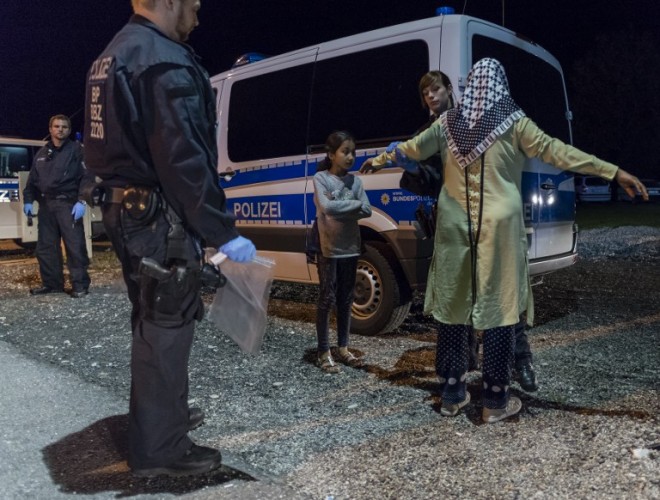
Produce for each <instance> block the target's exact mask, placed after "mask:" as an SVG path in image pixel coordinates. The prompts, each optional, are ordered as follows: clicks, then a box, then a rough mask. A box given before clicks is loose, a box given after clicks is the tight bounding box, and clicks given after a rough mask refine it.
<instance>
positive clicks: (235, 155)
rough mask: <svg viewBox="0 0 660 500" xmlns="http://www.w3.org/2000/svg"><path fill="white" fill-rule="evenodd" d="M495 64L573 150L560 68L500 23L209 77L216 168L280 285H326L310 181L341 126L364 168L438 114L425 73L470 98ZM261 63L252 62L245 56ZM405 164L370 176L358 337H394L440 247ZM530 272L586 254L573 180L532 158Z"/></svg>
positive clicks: (398, 37) (353, 40) (241, 223)
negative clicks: (436, 74)
mask: <svg viewBox="0 0 660 500" xmlns="http://www.w3.org/2000/svg"><path fill="white" fill-rule="evenodd" d="M487 56H488V57H495V58H496V59H498V60H500V61H501V62H502V63H503V64H504V66H505V68H506V71H507V75H508V77H509V83H510V86H511V92H512V95H513V96H514V97H515V99H516V101H517V102H518V103H519V104H520V105H521V106H522V108H523V109H524V110H525V111H526V112H527V113H528V114H529V115H530V116H532V117H533V118H534V120H535V121H536V122H537V123H538V124H539V126H540V127H541V128H542V129H544V130H545V131H546V132H547V133H549V134H550V135H552V136H555V137H558V138H560V139H562V140H563V141H565V142H567V143H570V142H571V124H570V120H571V113H570V111H569V108H568V101H567V97H566V89H565V85H564V76H563V73H562V69H561V67H560V65H559V62H558V61H557V60H556V59H555V58H554V57H553V56H552V55H551V54H549V53H548V52H546V51H545V50H544V49H543V48H541V47H539V46H538V45H536V44H535V43H533V42H531V41H530V40H528V39H526V38H524V37H522V36H519V35H518V34H516V33H513V32H511V31H509V30H507V29H505V28H502V27H501V26H497V25H495V24H492V23H490V22H486V21H483V20H480V19H476V18H473V17H469V16H464V15H441V16H437V17H433V18H429V19H424V20H419V21H414V22H409V23H405V24H399V25H396V26H391V27H388V28H382V29H378V30H374V31H369V32H365V33H361V34H358V35H354V36H349V37H346V38H341V39H338V40H334V41H330V42H325V43H320V44H318V45H315V46H311V47H306V48H302V49H300V50H296V51H293V52H289V53H286V54H281V55H278V56H274V57H265V58H263V57H245V58H242V59H241V62H245V61H248V62H247V63H245V64H240V65H235V67H233V68H232V69H230V70H229V71H226V72H224V73H221V74H218V75H216V76H214V77H212V78H211V83H212V85H213V88H214V89H215V91H216V93H217V111H218V118H219V126H218V146H219V164H218V172H219V173H220V175H221V179H222V180H221V182H222V185H223V187H224V189H225V191H226V193H227V196H228V198H229V203H228V205H229V208H230V210H231V211H232V212H233V213H235V214H236V216H237V225H238V228H239V230H240V231H241V234H243V235H245V236H246V237H248V238H250V239H251V240H252V241H253V242H254V243H255V244H256V246H257V249H258V250H259V251H260V252H261V253H262V254H264V255H265V256H268V257H270V258H273V259H274V260H275V261H276V262H277V266H276V277H275V278H276V279H279V280H286V281H294V282H302V283H316V282H318V276H317V272H316V268H315V266H314V265H311V264H308V263H307V260H306V255H305V243H306V239H307V237H308V233H309V229H310V227H311V224H312V222H313V220H314V217H315V207H314V203H313V183H312V177H313V175H314V173H315V172H316V165H317V163H318V162H319V161H320V160H321V159H322V158H323V157H324V153H323V144H324V142H325V139H326V137H327V136H328V135H329V134H330V133H331V132H332V131H334V130H338V129H346V130H349V131H351V132H352V133H353V135H354V136H355V137H356V139H357V161H356V164H355V167H354V171H355V172H357V170H358V169H359V167H360V165H361V164H362V162H363V161H364V160H365V159H366V158H369V157H371V156H374V155H376V154H378V153H380V152H382V151H383V150H384V148H385V147H386V146H387V145H388V144H389V143H390V142H391V141H394V140H404V139H407V138H409V137H410V136H411V134H413V133H414V131H416V130H417V129H418V128H419V127H420V126H421V124H423V123H424V122H425V121H426V120H427V119H428V116H427V115H426V114H425V112H424V111H423V110H422V108H421V105H420V101H419V97H418V90H417V82H418V81H419V78H420V77H421V76H422V75H423V74H424V73H426V72H427V71H429V70H434V69H440V70H442V71H443V72H445V73H446V74H447V75H448V76H449V77H450V79H451V81H452V83H453V87H454V92H455V94H457V96H458V97H460V94H461V92H462V91H463V89H464V86H465V81H466V78H467V74H468V72H469V70H470V68H471V67H472V65H473V63H474V62H476V61H477V60H479V59H481V58H483V57H487ZM251 59H255V60H256V61H255V62H249V61H250V60H251ZM401 173H402V171H401V169H399V168H387V169H383V170H381V171H379V172H377V173H375V174H371V175H368V176H363V177H362V181H363V183H364V185H365V189H366V190H367V193H368V196H369V199H370V201H371V204H372V206H373V215H372V217H370V218H368V219H363V220H361V221H360V224H361V226H360V227H361V232H362V240H363V243H364V244H365V248H366V252H365V253H364V254H363V255H362V256H361V257H360V260H359V265H358V271H357V272H358V276H357V282H356V287H355V302H354V305H353V320H352V330H353V331H354V332H356V333H363V334H375V333H380V332H387V331H390V330H393V329H395V328H396V327H397V326H398V325H399V324H401V322H402V321H403V320H404V318H405V317H406V315H407V314H408V311H409V309H410V302H411V297H412V291H413V290H415V289H423V287H424V285H425V282H426V276H427V271H428V266H429V262H430V257H431V253H432V242H431V241H430V240H429V239H424V238H423V237H422V235H421V233H420V231H418V230H417V227H416V218H415V210H416V209H417V208H418V205H419V204H420V203H423V204H425V205H426V206H430V205H431V204H432V203H433V201H434V200H432V199H430V198H423V197H419V196H417V195H415V194H413V193H410V192H407V191H405V190H402V189H401V188H400V187H399V180H400V177H401ZM523 202H524V210H525V222H526V226H527V234H528V237H529V259H530V268H531V272H532V274H536V275H538V274H542V273H547V272H550V271H554V270H557V269H560V268H563V267H566V266H570V265H571V264H573V263H574V262H575V259H576V255H577V254H576V237H577V227H576V225H575V223H574V215H575V190H574V183H573V178H572V175H571V174H569V173H564V172H561V171H559V170H556V169H555V168H553V167H551V166H549V165H547V164H544V163H542V162H540V161H538V160H530V161H529V162H528V164H527V166H526V169H525V173H524V177H523Z"/></svg>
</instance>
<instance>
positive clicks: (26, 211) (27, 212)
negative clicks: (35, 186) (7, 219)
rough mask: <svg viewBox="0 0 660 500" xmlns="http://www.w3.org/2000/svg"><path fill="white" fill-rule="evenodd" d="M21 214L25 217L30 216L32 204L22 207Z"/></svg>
mask: <svg viewBox="0 0 660 500" xmlns="http://www.w3.org/2000/svg"><path fill="white" fill-rule="evenodd" d="M23 213H24V214H25V215H32V203H26V204H25V205H23Z"/></svg>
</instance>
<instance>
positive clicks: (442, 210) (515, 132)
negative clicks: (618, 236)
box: [373, 117, 618, 330]
mask: <svg viewBox="0 0 660 500" xmlns="http://www.w3.org/2000/svg"><path fill="white" fill-rule="evenodd" d="M398 147H399V149H400V150H401V151H402V152H403V153H405V154H406V155H407V156H408V157H410V158H413V159H415V160H420V159H425V158H428V157H429V156H431V155H432V154H434V153H436V152H440V154H441V155H442V157H443V163H444V171H443V173H444V185H443V187H442V190H441V192H440V195H439V197H438V218H437V226H436V233H435V242H434V252H433V258H432V262H431V268H430V271H429V276H428V281H427V287H426V296H425V303H424V310H425V313H426V314H432V315H433V316H434V317H435V319H436V320H437V321H440V322H442V323H448V324H465V325H473V326H474V328H477V329H479V330H485V329H488V328H495V327H498V326H505V325H513V324H516V323H518V321H519V317H520V314H522V313H523V312H525V311H526V312H527V320H528V323H529V324H530V325H531V324H532V321H533V316H534V308H533V298H532V290H531V286H530V280H529V270H528V266H527V237H526V234H525V224H524V220H523V208H522V199H521V192H520V184H521V179H522V169H523V165H524V162H525V158H526V157H528V158H532V157H536V158H539V159H541V160H543V161H544V162H546V163H549V164H551V165H554V166H555V167H557V168H560V169H562V170H570V171H573V172H579V173H581V174H591V175H599V176H601V177H604V178H606V179H608V180H611V179H613V178H614V176H615V174H616V171H617V169H618V167H617V166H615V165H612V164H611V163H607V162H605V161H602V160H600V159H598V158H596V157H595V156H592V155H588V154H586V153H584V152H582V151H580V150H579V149H577V148H574V147H572V146H570V145H567V144H565V143H563V142H562V141H560V140H558V139H554V138H552V137H550V136H548V135H546V134H545V133H544V132H543V131H542V130H541V129H539V128H538V127H537V125H536V124H535V123H534V122H533V121H531V120H530V119H529V118H526V117H525V118H521V119H520V120H518V121H516V122H515V123H514V125H513V126H512V127H511V128H509V130H507V131H506V132H505V133H504V134H502V135H501V136H500V137H499V138H498V139H497V141H496V142H495V143H494V144H493V145H492V146H491V147H490V148H488V150H487V151H486V153H485V155H484V177H483V184H484V185H483V200H480V198H481V193H480V192H481V186H480V182H481V176H480V171H481V160H477V161H475V162H474V163H472V164H471V165H468V167H466V168H467V171H468V182H467V186H466V182H465V171H464V170H463V168H461V167H460V166H459V165H458V163H457V162H456V160H455V158H454V157H453V155H452V154H451V153H450V151H449V149H448V147H447V141H446V139H445V135H444V132H443V128H442V126H441V124H440V121H439V120H438V121H436V122H435V123H434V124H433V125H432V126H431V127H430V128H429V129H427V130H425V131H424V132H422V133H421V134H419V135H418V136H416V137H414V138H412V139H411V140H409V141H407V142H404V143H402V144H400V145H399V146H398ZM387 160H394V153H390V154H388V153H383V154H382V155H380V156H378V157H376V158H375V159H374V161H373V165H374V166H376V167H378V166H382V165H384V164H385V163H386V162H387ZM468 200H469V204H470V214H469V216H468V209H467V205H468V203H467V202H468ZM480 203H483V215H482V224H481V230H480V235H479V243H478V247H477V248H478V251H477V260H476V301H475V303H474V305H473V304H472V271H471V267H472V266H471V256H470V238H469V232H468V231H469V229H468V227H469V225H468V219H470V221H471V226H472V230H473V235H475V236H476V231H477V227H478V217H479V204H480Z"/></svg>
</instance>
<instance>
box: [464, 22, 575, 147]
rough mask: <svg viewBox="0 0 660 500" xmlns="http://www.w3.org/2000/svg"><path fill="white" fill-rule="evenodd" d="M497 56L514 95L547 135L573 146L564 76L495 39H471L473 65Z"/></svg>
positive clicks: (546, 64) (539, 60) (531, 56)
mask: <svg viewBox="0 0 660 500" xmlns="http://www.w3.org/2000/svg"><path fill="white" fill-rule="evenodd" d="M484 57H494V58H495V59H497V60H498V61H500V62H501V63H502V64H503V65H504V69H505V70H506V76H507V78H508V79H509V88H510V89H511V96H512V97H513V99H514V100H515V101H516V102H517V103H518V105H519V106H520V107H521V108H522V109H523V111H524V112H525V113H526V114H527V116H529V117H530V118H531V119H532V120H534V121H535V122H536V123H537V124H538V126H539V127H541V129H542V130H543V131H544V132H546V133H547V134H549V135H551V136H553V137H556V138H558V139H561V140H562V141H564V142H566V143H570V129H569V122H568V120H567V119H566V110H567V101H566V93H565V90H564V83H563V79H562V76H561V74H560V73H559V71H557V70H556V69H555V68H554V67H553V66H551V65H550V64H548V63H547V62H546V61H544V60H543V59H540V58H538V57H536V56H535V55H532V54H530V53H529V52H526V51H524V50H522V49H519V48H517V47H514V46H513V45H509V44H507V43H503V42H500V41H498V40H494V39H492V38H488V37H484V36H481V35H475V36H474V37H473V38H472V64H474V63H475V62H477V61H478V60H479V59H482V58H484Z"/></svg>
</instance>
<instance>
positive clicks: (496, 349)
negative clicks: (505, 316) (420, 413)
mask: <svg viewBox="0 0 660 500" xmlns="http://www.w3.org/2000/svg"><path fill="white" fill-rule="evenodd" d="M514 327H515V325H510V326H501V327H496V328H489V329H488V330H484V332H483V344H484V355H483V366H482V370H481V372H482V377H483V388H482V391H481V394H482V400H483V405H484V406H485V407H486V408H491V409H501V408H506V404H507V402H508V400H509V386H510V385H511V368H512V365H513V357H514V344H515V339H514ZM471 330H472V326H470V325H449V324H445V323H440V325H439V327H438V342H437V348H436V357H435V369H436V374H437V376H438V381H439V382H440V387H441V391H442V400H443V402H447V403H452V404H456V403H460V402H461V401H463V400H465V392H466V390H467V388H466V385H467V384H466V378H467V376H466V375H467V370H468V357H469V353H468V350H469V345H468V344H469V337H470V335H471Z"/></svg>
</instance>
